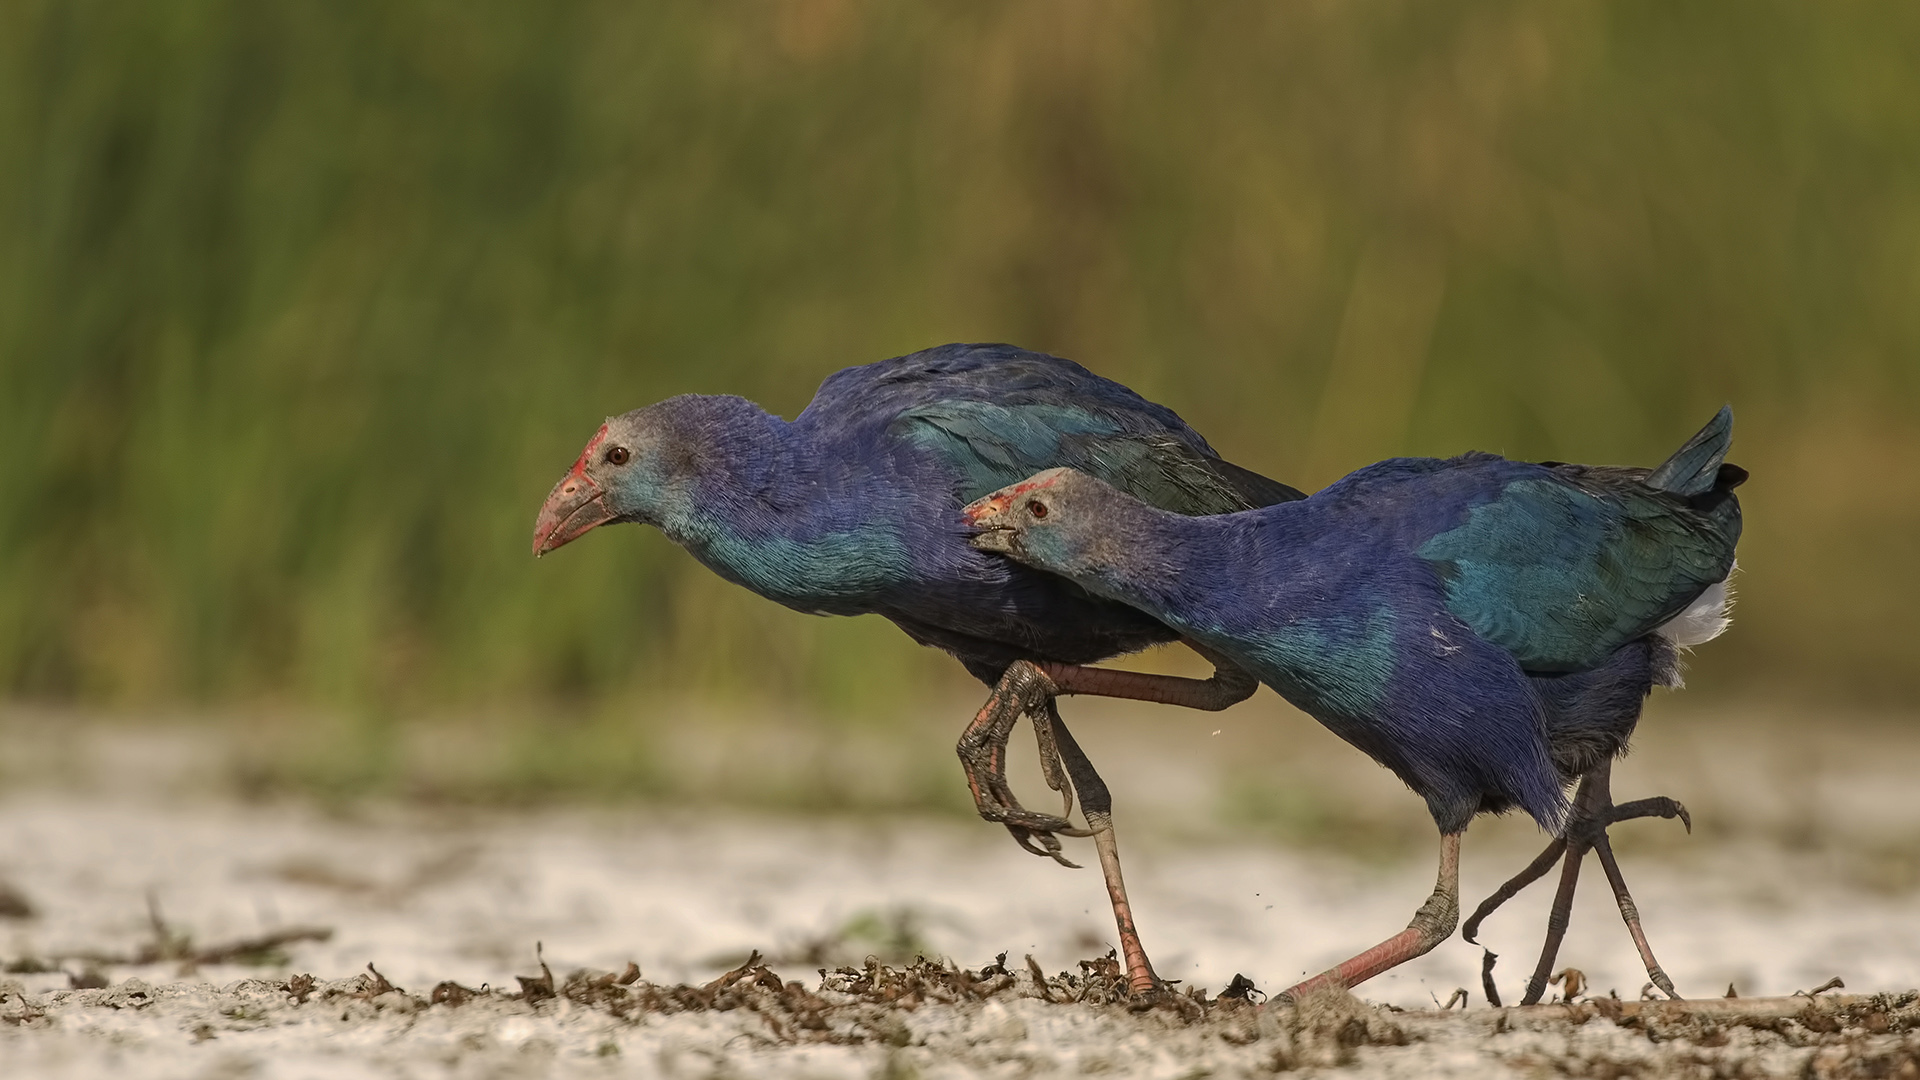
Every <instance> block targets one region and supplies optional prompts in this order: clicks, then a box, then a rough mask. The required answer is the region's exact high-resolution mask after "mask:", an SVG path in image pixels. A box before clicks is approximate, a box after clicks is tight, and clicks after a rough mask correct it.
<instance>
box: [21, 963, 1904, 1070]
mask: <svg viewBox="0 0 1920 1080" xmlns="http://www.w3.org/2000/svg"><path fill="white" fill-rule="evenodd" d="M1078 967H1079V969H1078V970H1077V971H1069V972H1061V973H1058V974H1055V975H1045V974H1043V973H1041V972H1040V971H1039V969H1038V966H1037V965H1036V964H1034V963H1033V962H1032V961H1030V960H1029V961H1028V962H1027V963H1025V964H1016V965H1011V966H1010V965H1009V964H1008V963H1007V958H1006V956H1005V955H1004V954H1002V955H1001V956H999V957H997V958H996V959H995V960H994V961H993V962H992V963H989V964H986V965H984V966H982V967H981V968H979V969H977V970H974V969H967V968H964V967H960V966H958V965H955V964H953V963H951V962H948V961H936V960H928V959H925V958H918V959H916V960H914V961H913V962H911V963H907V964H902V965H898V966H895V965H891V964H886V963H882V962H880V961H879V960H877V959H873V958H869V959H868V960H867V961H866V962H865V963H863V964H861V965H859V966H851V965H849V966H843V967H840V968H838V969H833V970H827V969H820V970H819V971H818V980H817V982H815V983H814V984H813V985H808V983H807V982H802V981H800V980H790V979H786V978H784V977H782V976H781V975H780V974H779V973H778V972H776V971H774V970H773V969H772V968H771V967H769V966H768V964H767V963H766V962H765V961H764V960H763V959H762V957H761V956H760V954H759V953H755V954H753V955H752V956H750V957H748V959H747V960H746V961H745V962H744V963H742V964H740V965H738V966H737V967H734V968H732V969H731V970H729V971H727V972H725V973H724V974H722V975H720V976H719V977H718V978H715V979H713V980H711V981H708V982H705V983H700V984H673V985H668V984H656V983H652V982H648V981H646V980H645V979H644V978H642V976H641V972H640V969H639V968H638V967H637V966H635V965H633V964H628V965H627V966H626V968H625V970H623V971H619V972H611V971H589V970H579V971H574V972H571V973H569V974H568V975H566V976H565V977H564V978H560V977H556V976H555V975H554V973H553V971H552V969H551V968H550V967H548V965H547V964H546V963H545V960H544V958H542V959H541V961H540V973H539V974H538V975H532V976H523V977H521V978H519V979H517V980H516V982H517V986H515V987H513V988H507V987H495V986H488V985H483V986H480V987H477V988H476V987H468V986H463V985H460V984H458V983H455V982H450V981H443V982H441V983H439V984H437V985H435V986H433V987H432V988H431V989H430V990H427V991H426V992H425V993H424V994H422V993H415V992H411V991H409V990H407V989H404V988H402V987H399V986H396V985H394V984H393V982H392V981H391V980H389V979H387V978H386V977H385V976H384V975H382V974H381V973H380V971H379V970H378V969H377V968H376V967H375V966H374V965H372V964H369V965H368V966H367V970H366V971H365V972H364V973H362V974H359V975H356V976H353V977H352V978H347V979H332V980H327V979H318V978H315V977H314V976H311V975H304V974H302V975H294V976H292V977H290V978H288V979H286V980H276V979H257V978H256V979H243V980H240V981H239V982H236V983H232V984H230V985H228V986H225V987H222V988H219V989H218V990H216V989H214V988H212V987H209V986H205V985H192V984H185V983H173V984H164V985H150V984H148V983H146V982H144V981H143V980H141V979H138V978H131V979H127V980H125V981H123V982H121V983H119V984H117V985H114V986H110V987H102V988H96V989H77V990H54V991H50V992H47V993H43V994H29V993H26V992H25V991H24V990H23V988H22V987H21V986H20V984H19V983H17V982H0V1039H4V1038H6V1037H7V1036H6V1033H7V1032H8V1031H11V1032H13V1037H16V1038H18V1037H26V1036H27V1035H28V1034H29V1033H30V1032H32V1031H36V1030H64V1031H66V1032H69V1033H73V1032H80V1033H94V1034H100V1035H102V1036H105V1037H109V1038H119V1037H124V1036H123V1035H117V1034H115V1032H116V1028H118V1029H119V1030H122V1031H124V1030H125V1027H126V1024H127V1023H128V1022H129V1021H128V1019H127V1018H130V1017H143V1018H144V1019H146V1020H148V1021H162V1020H163V1024H162V1025H161V1026H163V1027H164V1029H166V1030H169V1031H171V1032H173V1033H174V1035H173V1037H174V1038H176V1039H184V1040H186V1041H188V1042H191V1043H198V1042H204V1041H207V1040H211V1039H219V1038H223V1037H224V1038H228V1039H229V1040H231V1039H233V1038H244V1035H243V1034H242V1033H246V1032H253V1031H260V1030H262V1029H268V1028H279V1029H281V1030H283V1031H286V1030H292V1029H294V1028H296V1027H303V1028H306V1029H309V1030H313V1031H315V1032H316V1033H324V1032H326V1031H340V1030H345V1029H351V1028H361V1029H365V1028H368V1027H374V1028H376V1029H378V1028H379V1027H381V1026H384V1027H385V1028H387V1029H389V1030H390V1031H391V1032H392V1034H393V1035H394V1036H395V1037H398V1036H400V1035H403V1034H407V1033H413V1035H414V1037H416V1038H419V1039H424V1040H427V1041H429V1042H431V1041H434V1040H436V1039H439V1040H443V1041H449V1040H467V1041H472V1039H473V1038H474V1036H473V1035H472V1034H471V1032H472V1031H474V1030H475V1029H476V1028H479V1029H486V1028H491V1027H494V1026H497V1025H498V1024H499V1023H500V1022H503V1021H505V1020H506V1019H507V1018H509V1017H514V1016H519V1017H527V1018H533V1019H535V1020H537V1021H539V1022H542V1023H546V1024H549V1025H551V1026H553V1027H554V1028H555V1030H556V1031H562V1032H569V1031H570V1032H572V1033H574V1035H576V1036H577V1037H578V1039H579V1040H584V1042H583V1043H582V1045H586V1043H591V1044H592V1045H593V1046H594V1047H598V1048H604V1047H608V1046H617V1044H618V1042H619V1041H621V1040H640V1041H644V1040H646V1039H647V1038H649V1037H660V1036H661V1035H662V1033H664V1032H670V1031H674V1030H680V1031H683V1032H684V1031H700V1032H707V1033H710V1034H711V1035H712V1036H713V1039H714V1041H715V1046H716V1048H725V1049H724V1050H719V1049H717V1050H716V1052H724V1053H734V1052H751V1053H763V1052H764V1053H780V1052H783V1051H784V1050H790V1049H797V1048H804V1047H806V1046H832V1047H841V1048H846V1049H849V1050H861V1048H864V1050H861V1052H865V1053H880V1054H886V1055H895V1056H899V1055H906V1056H905V1057H904V1058H901V1059H900V1060H903V1061H913V1060H917V1059H918V1057H920V1056H926V1057H927V1059H928V1061H927V1062H922V1063H921V1064H923V1065H924V1064H927V1063H930V1062H932V1061H934V1060H954V1061H961V1062H964V1063H970V1064H972V1065H977V1066H981V1067H987V1066H991V1065H994V1064H995V1063H1004V1062H1008V1061H1013V1060H1016V1059H1018V1060H1020V1061H1023V1062H1025V1063H1026V1065H1025V1066H1023V1067H1026V1068H1027V1071H1029V1072H1045V1071H1049V1069H1050V1068H1052V1067H1061V1068H1065V1067H1067V1066H1068V1065H1069V1064H1071V1065H1072V1067H1073V1068H1080V1069H1084V1068H1093V1069H1095V1070H1096V1071H1097V1070H1098V1069H1100V1068H1105V1067H1108V1066H1109V1065H1110V1066H1112V1067H1115V1068H1118V1067H1120V1066H1121V1065H1123V1064H1125V1062H1123V1061H1122V1060H1121V1058H1122V1057H1124V1056H1125V1055H1126V1054H1129V1053H1131V1054H1135V1055H1138V1054H1147V1055H1150V1056H1152V1055H1157V1056H1159V1057H1161V1058H1165V1059H1169V1060H1173V1061H1180V1062H1187V1063H1188V1064H1189V1065H1190V1066H1191V1067H1192V1068H1193V1069H1200V1070H1202V1071H1203V1072H1206V1071H1210V1073H1211V1074H1213V1075H1250V1076H1258V1075H1271V1074H1275V1073H1284V1072H1290V1071H1294V1070H1306V1071H1322V1070H1341V1069H1356V1070H1358V1071H1360V1072H1372V1071H1376V1069H1383V1070H1387V1071H1393V1069H1394V1068H1396V1067H1398V1068H1401V1069H1403V1070H1404V1068H1406V1067H1414V1066H1416V1063H1418V1062H1430V1063H1432V1064H1433V1065H1434V1067H1435V1070H1436V1071H1434V1072H1433V1073H1432V1075H1442V1073H1443V1072H1444V1073H1445V1074H1446V1075H1456V1073H1455V1072H1453V1071H1450V1070H1443V1069H1440V1068H1439V1063H1441V1062H1442V1061H1445V1060H1448V1059H1449V1058H1451V1059H1452V1060H1455V1061H1459V1060H1478V1061H1480V1062H1481V1063H1482V1064H1483V1065H1486V1066H1490V1068H1489V1069H1488V1072H1487V1073H1486V1074H1487V1075H1495V1074H1506V1075H1570V1076H1593V1077H1624V1076H1647V1075H1658V1076H1698V1077H1712V1078H1720V1077H1773V1076H1794V1077H1812V1078H1818V1080H1856V1078H1868V1077H1873V1078H1898V1080H1920V993H1914V992H1908V993H1902V994H1880V995H1871V996H1868V995H1852V996H1838V995H1829V996H1824V997H1798V998H1749V999H1710V1000H1704V1001H1637V1002H1636V1001H1618V1000H1614V999H1611V998H1599V999H1592V1000H1585V1001H1576V1002H1571V1003H1566V1002H1563V1003H1560V1004H1555V1005H1546V1006H1534V1007H1528V1008H1507V1009H1469V1010H1465V1011H1429V1010H1420V1011H1402V1010H1398V1009H1393V1008H1391V1007H1380V1006H1373V1005H1369V1004H1366V1003H1364V1002H1362V1001H1360V1000H1359V999H1357V998H1355V997H1353V996H1352V995H1351V994H1348V993H1346V992H1344V991H1340V990H1329V991H1322V992H1317V993H1315V994H1312V995H1309V996H1307V997H1305V998H1303V999H1302V1000H1300V1001H1298V1002H1281V1003H1269V1004H1262V1003H1260V1002H1259V1001H1258V1000H1257V999H1258V998H1259V997H1260V996H1261V995H1260V994H1259V991H1258V990H1257V989H1255V988H1254V987H1253V986H1252V985H1251V983H1249V982H1247V981H1246V980H1244V979H1235V980H1234V981H1233V982H1232V983H1231V984H1230V985H1229V986H1228V987H1227V988H1226V989H1224V990H1223V991H1222V992H1221V993H1219V994H1218V995H1215V996H1211V997H1209V996H1208V995H1207V994H1206V993H1205V992H1204V991H1201V990H1199V989H1197V988H1196V989H1188V990H1185V991H1182V992H1177V993H1171V992H1170V993H1167V994H1163V995H1160V996H1158V997H1157V998H1155V999H1154V1000H1152V1001H1148V1002H1142V1001H1138V1000H1129V999H1128V998H1127V997H1126V995H1125V992H1124V991H1125V983H1124V976H1123V974H1122V973H1121V972H1120V971H1119V970H1118V965H1117V964H1115V963H1114V962H1113V959H1112V958H1111V957H1098V958H1094V959H1091V960H1087V961H1083V962H1082V963H1081V964H1080V965H1079V966H1078ZM703 1017H704V1019H703ZM689 1025H691V1026H689ZM154 1026H155V1025H153V1024H152V1023H149V1024H148V1028H147V1030H149V1031H151V1030H153V1029H154ZM462 1032H466V1033H467V1034H461V1033H462ZM623 1033H624V1034H623ZM610 1040H611V1041H610ZM1127 1047H1132V1049H1131V1050H1128V1049H1125V1048H1127ZM599 1052H604V1050H601V1051H599ZM1063 1055H1064V1059H1063ZM1074 1055H1078V1056H1077V1057H1075V1056H1074ZM1116 1055H1117V1056H1116ZM1108 1058H1112V1060H1111V1061H1108ZM889 1060H893V1059H892V1058H889ZM1128 1060H1134V1059H1131V1058H1130V1059H1128ZM1048 1061H1051V1062H1052V1063H1053V1065H1052V1066H1049V1065H1048V1064H1047V1062H1048ZM1102 1062H1106V1064H1105V1065H1103V1064H1102ZM1395 1062H1398V1063H1399V1065H1398V1066H1395Z"/></svg>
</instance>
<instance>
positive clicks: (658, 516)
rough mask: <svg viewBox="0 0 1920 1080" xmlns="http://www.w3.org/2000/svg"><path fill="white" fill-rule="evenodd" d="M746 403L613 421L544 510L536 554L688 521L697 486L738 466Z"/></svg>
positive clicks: (696, 401) (750, 414)
mask: <svg viewBox="0 0 1920 1080" xmlns="http://www.w3.org/2000/svg"><path fill="white" fill-rule="evenodd" d="M766 418H767V414H766V413H765V412H763V411H761V409H760V407H759V406H757V405H755V404H753V403H752V402H750V401H747V400H746V399H744V398H736V397H713V396H706V395H693V394H686V395H682V396H680V397H673V398H668V399H667V400H665V401H662V402H658V403H656V404H653V405H649V406H647V407H646V408H644V409H635V410H633V411H632V412H629V413H622V414H621V415H619V416H615V417H611V418H609V419H608V420H607V422H606V423H604V424H602V425H600V430H599V431H597V432H595V433H594V435H593V438H591V439H589V440H587V447H586V449H584V450H582V451H580V457H579V458H578V459H577V460H575V461H574V463H573V468H571V469H569V470H567V474H566V475H565V476H562V477H561V478H560V482H559V483H557V484H555V485H554V486H553V490H552V491H551V492H550V493H548V495H547V501H546V504H545V505H544V506H542V507H541V508H540V517H539V520H538V521H537V522H536V523H535V525H534V530H533V553H534V554H535V555H544V554H546V553H547V552H549V551H552V550H553V549H555V548H557V547H560V546H561V545H563V544H566V543H569V542H571V541H573V540H576V539H578V538H580V537H581V536H583V535H585V534H586V533H587V532H589V531H590V530H592V529H594V528H595V527H597V526H600V525H605V524H608V523H609V522H621V521H634V522H641V523H643V524H648V525H655V526H667V525H669V524H670V523H671V522H672V521H674V520H675V519H676V518H677V517H680V516H682V515H684V513H685V512H686V511H687V510H688V508H689V505H690V503H691V500H692V499H693V498H694V497H695V485H696V483H697V482H698V480H699V479H700V478H701V477H703V476H705V475H707V474H709V473H710V472H712V471H714V470H726V469H729V468H733V467H736V466H737V463H735V462H732V461H731V460H729V458H730V457H731V456H733V455H734V452H735V451H736V450H742V449H749V445H748V444H750V443H751V438H750V433H751V427H752V425H753V422H754V421H755V420H756V419H758V420H762V421H764V420H765V419H766Z"/></svg>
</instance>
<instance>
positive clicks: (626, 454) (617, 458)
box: [607, 446, 633, 465]
mask: <svg viewBox="0 0 1920 1080" xmlns="http://www.w3.org/2000/svg"><path fill="white" fill-rule="evenodd" d="M632 456H633V453H632V451H630V450H628V449H627V448H626V447H624V446H616V447H614V448H613V449H611V450H608V451H607V460H608V461H610V462H612V463H613V464H615V465H625V464H626V463H627V459H628V458H631V457H632Z"/></svg>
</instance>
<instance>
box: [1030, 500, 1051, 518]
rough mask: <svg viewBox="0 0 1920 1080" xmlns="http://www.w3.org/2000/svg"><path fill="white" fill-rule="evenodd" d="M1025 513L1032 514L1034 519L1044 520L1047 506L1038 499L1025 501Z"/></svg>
mask: <svg viewBox="0 0 1920 1080" xmlns="http://www.w3.org/2000/svg"><path fill="white" fill-rule="evenodd" d="M1027 513H1029V514H1032V515H1033V516H1034V517H1036V518H1044V517H1046V516H1047V504H1046V503H1043V502H1041V501H1040V500H1039V499H1029V500H1028V501H1027Z"/></svg>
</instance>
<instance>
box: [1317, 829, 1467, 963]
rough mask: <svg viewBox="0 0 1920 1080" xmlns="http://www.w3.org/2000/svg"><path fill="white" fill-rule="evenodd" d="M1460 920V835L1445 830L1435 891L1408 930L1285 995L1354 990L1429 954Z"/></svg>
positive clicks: (1414, 917)
mask: <svg viewBox="0 0 1920 1080" xmlns="http://www.w3.org/2000/svg"><path fill="white" fill-rule="evenodd" d="M1459 922H1460V834H1459V833H1445V834H1443V835H1442V836H1441V837H1440V873H1439V875H1438V878H1437V879H1436V880H1435V882H1434V885H1433V893H1432V895H1430V896H1428V897H1427V902H1426V903H1424V904H1421V905H1420V910H1419V911H1417V912H1415V913H1414V915H1413V921H1412V922H1410V923H1408V924H1407V928H1406V929H1405V930H1402V931H1400V932H1399V933H1398V934H1395V935H1394V936H1392V937H1390V938H1388V939H1387V940H1385V941H1383V942H1381V943H1380V944H1378V945H1375V946H1374V947H1373V948H1371V949H1368V950H1367V951H1366V952H1363V953H1361V954H1360V955H1358V956H1356V957H1354V958H1352V959H1351V960H1346V961H1343V962H1341V963H1339V964H1337V965H1335V966H1334V967H1331V968H1329V969H1327V970H1326V971H1323V972H1321V973H1320V974H1318V975H1315V976H1314V977H1313V978H1311V979H1308V980H1306V981H1305V982H1302V983H1299V984H1296V985H1294V986H1292V987H1289V988H1288V989H1287V990H1286V991H1285V992H1284V993H1283V994H1282V995H1281V996H1282V997H1285V998H1289V999H1291V1000H1293V1001H1299V1000H1300V999H1301V998H1302V997H1304V996H1305V995H1307V994H1308V993H1310V992H1311V991H1314V990H1320V989H1323V988H1325V987H1329V986H1338V987H1342V988H1345V989H1351V988H1353V987H1356V986H1359V985H1360V984H1361V983H1363V982H1366V981H1367V980H1368V979H1371V978H1373V977H1374V976H1375V975H1378V974H1380V973H1381V972H1383V971H1386V970H1388V969H1389V968H1393V967H1397V966H1399V965H1401V964H1404V963H1406V962H1407V961H1409V960H1411V959H1413V958H1414V957H1416V956H1424V955H1426V954H1427V953H1428V952H1430V951H1432V949H1433V947H1434V946H1435V945H1438V944H1440V943H1441V942H1442V941H1445V940H1446V939H1447V936H1448V935H1450V934H1452V933H1453V928H1454V926H1456V925H1457V924H1458V923H1459Z"/></svg>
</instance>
